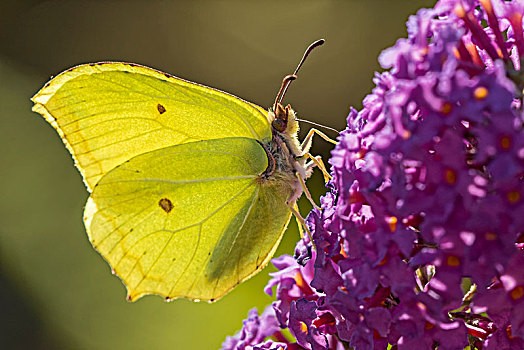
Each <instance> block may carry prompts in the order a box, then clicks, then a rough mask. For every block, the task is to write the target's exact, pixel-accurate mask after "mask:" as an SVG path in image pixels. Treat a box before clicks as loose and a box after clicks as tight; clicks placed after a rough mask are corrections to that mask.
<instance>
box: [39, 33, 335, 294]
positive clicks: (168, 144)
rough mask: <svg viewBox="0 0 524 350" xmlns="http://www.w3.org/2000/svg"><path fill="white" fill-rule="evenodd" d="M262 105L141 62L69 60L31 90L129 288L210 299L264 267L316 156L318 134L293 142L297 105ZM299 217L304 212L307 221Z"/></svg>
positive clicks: (90, 230) (90, 222)
mask: <svg viewBox="0 0 524 350" xmlns="http://www.w3.org/2000/svg"><path fill="white" fill-rule="evenodd" d="M322 43H323V40H319V41H317V42H315V43H313V44H312V45H311V46H310V47H309V48H308V50H307V51H306V54H305V55H304V58H303V59H302V61H301V62H300V64H299V66H298V67H297V70H296V71H295V74H294V75H291V76H288V77H286V78H285V79H284V82H283V84H282V88H281V90H280V92H279V94H278V96H277V99H276V101H275V104H274V107H273V109H272V110H270V111H269V112H268V111H265V110H264V109H263V108H261V107H258V106H256V105H254V104H252V103H249V102H246V101H243V100H241V99H239V98H237V97H235V96H232V95H229V94H227V93H224V92H222V91H218V90H215V89H212V88H209V87H206V86H202V85H198V84H195V83H192V82H189V81H185V80H182V79H180V78H176V77H173V76H171V75H169V74H166V73H162V72H160V71H157V70H154V69H151V68H147V67H144V66H140V65H137V64H129V63H117V62H101V63H92V64H86V65H80V66H77V67H74V68H71V69H69V70H67V71H65V72H63V73H61V74H60V75H58V76H57V77H55V78H54V79H52V80H51V81H49V82H48V83H47V84H46V85H45V86H44V87H43V88H42V89H41V90H40V91H39V92H38V93H37V94H36V95H35V96H34V97H33V99H32V100H33V102H34V103H35V105H34V106H33V110H34V111H35V112H38V113H40V114H41V115H42V116H43V117H44V118H45V119H46V120H47V122H49V123H50V124H51V125H52V126H53V127H54V128H55V129H56V130H57V132H58V133H59V135H60V137H61V138H62V140H63V142H64V143H65V145H66V147H67V149H68V150H69V151H70V152H71V154H72V155H73V158H74V160H75V165H76V167H77V168H78V169H79V171H80V173H81V174H82V176H83V179H84V182H85V185H86V186H87V189H88V190H89V192H91V195H90V197H89V199H88V201H87V204H86V206H85V211H84V222H85V226H86V229H87V234H88V236H89V240H90V241H91V243H92V245H93V247H94V248H95V249H96V250H97V251H98V252H100V254H101V255H102V256H103V257H104V259H105V260H107V262H108V263H109V264H110V266H111V267H112V269H113V272H114V273H115V274H116V275H118V276H119V277H120V279H121V280H122V281H123V282H124V284H125V285H126V287H127V293H128V300H131V301H134V300H137V299H138V298H140V297H141V296H143V295H146V294H159V295H161V296H164V297H165V298H166V299H174V298H179V297H184V298H189V299H192V300H206V301H215V300H217V299H218V298H221V297H222V296H224V295H225V294H226V293H228V292H229V291H230V290H231V289H233V288H234V287H235V286H236V285H238V284H239V283H241V282H243V281H245V280H246V279H248V278H250V277H251V276H253V275H254V274H256V273H257V272H259V271H260V270H261V269H262V268H264V266H266V265H267V263H268V262H269V260H270V259H271V257H272V256H273V254H274V252H275V250H276V248H277V246H278V244H279V242H280V240H281V238H282V235H283V233H284V231H285V229H286V227H287V225H288V223H289V220H290V218H291V215H292V213H295V214H296V215H298V216H297V217H299V218H300V216H299V214H298V212H297V211H296V200H297V199H298V198H299V197H300V196H301V194H302V192H303V191H304V190H305V192H306V194H307V195H308V197H309V198H310V195H309V193H308V192H307V188H306V187H305V184H304V180H305V179H307V178H308V177H309V176H310V175H311V171H312V168H313V166H314V165H318V166H319V167H320V168H321V169H322V170H323V172H324V173H325V174H326V175H325V176H328V175H327V172H326V171H325V168H324V166H323V164H322V162H321V160H320V158H319V157H313V156H311V155H310V154H309V152H308V151H309V148H310V146H311V139H312V136H313V133H314V132H317V133H318V134H320V135H322V136H323V137H324V138H326V139H328V138H327V136H325V135H324V134H322V133H320V132H319V131H317V130H314V129H312V130H311V131H310V133H309V134H308V136H307V137H306V139H305V141H304V142H303V143H302V144H300V143H299V141H298V139H297V132H298V122H297V119H296V117H295V113H294V112H293V110H292V109H291V108H290V107H289V105H288V106H287V107H283V106H282V105H281V104H280V102H281V99H282V97H283V95H284V94H285V91H286V89H287V87H288V85H289V83H290V82H291V81H292V80H293V79H295V78H296V73H297V72H298V69H299V68H300V66H301V64H302V63H303V60H304V59H305V57H307V55H308V54H309V52H310V51H311V50H312V49H313V48H314V47H316V46H318V45H320V44H322ZM301 220H303V219H301Z"/></svg>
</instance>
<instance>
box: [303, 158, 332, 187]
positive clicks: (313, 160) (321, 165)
mask: <svg viewBox="0 0 524 350" xmlns="http://www.w3.org/2000/svg"><path fill="white" fill-rule="evenodd" d="M304 157H307V158H309V159H311V162H310V163H307V164H306V169H310V168H312V167H314V166H315V165H316V166H317V167H318V168H319V169H320V171H322V175H324V182H325V183H328V181H329V180H331V175H330V174H329V173H328V171H327V169H326V166H325V165H324V162H323V161H322V157H321V156H316V157H315V156H313V155H311V153H306V154H304ZM306 171H308V170H306Z"/></svg>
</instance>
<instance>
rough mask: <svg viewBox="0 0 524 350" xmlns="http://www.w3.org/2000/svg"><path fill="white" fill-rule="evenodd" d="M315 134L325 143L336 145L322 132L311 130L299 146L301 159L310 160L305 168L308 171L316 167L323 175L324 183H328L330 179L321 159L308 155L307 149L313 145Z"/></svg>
mask: <svg viewBox="0 0 524 350" xmlns="http://www.w3.org/2000/svg"><path fill="white" fill-rule="evenodd" d="M315 134H317V135H318V136H320V137H322V138H323V139H324V140H326V141H327V142H331V143H333V144H335V145H336V144H337V142H336V141H335V140H333V139H331V138H329V137H328V136H327V135H326V134H324V133H323V132H322V131H320V130H318V129H315V128H312V129H310V130H309V132H308V133H307V136H306V137H305V138H304V141H303V142H302V144H301V145H300V149H301V151H302V155H301V156H302V157H307V158H309V159H311V161H312V163H309V164H307V166H306V168H307V169H310V168H312V167H313V166H315V165H316V166H317V167H318V168H319V169H320V171H322V174H323V175H324V182H326V183H327V182H328V181H329V180H330V179H331V175H329V173H328V171H327V169H326V166H325V165H324V162H322V158H321V157H320V156H317V157H315V156H313V155H312V154H311V153H309V149H310V148H311V145H312V143H313V135H315Z"/></svg>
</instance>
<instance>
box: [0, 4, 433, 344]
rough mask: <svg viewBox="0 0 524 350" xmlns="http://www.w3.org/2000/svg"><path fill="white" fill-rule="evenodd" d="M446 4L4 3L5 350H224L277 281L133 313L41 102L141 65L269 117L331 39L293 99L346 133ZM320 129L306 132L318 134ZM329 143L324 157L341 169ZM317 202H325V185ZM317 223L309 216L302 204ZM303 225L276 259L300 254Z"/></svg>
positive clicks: (0, 24) (1, 339) (0, 41)
mask: <svg viewBox="0 0 524 350" xmlns="http://www.w3.org/2000/svg"><path fill="white" fill-rule="evenodd" d="M434 3H435V1H433V0H431V1H430V0H427V1H413V0H404V1H401V0H396V1H392V0H383V1H363V0H354V1H257V2H255V1H252V2H250V1H235V2H233V1H231V2H219V1H179V2H175V1H146V0H144V1H86V0H82V1H36V0H23V1H21V0H1V2H0V132H1V134H0V150H1V151H0V164H1V165H0V180H1V181H0V348H2V349H124V348H125V349H217V348H219V347H220V344H221V342H222V341H223V340H224V338H225V336H226V335H232V334H234V333H235V332H236V331H237V330H238V329H239V328H240V327H241V326H242V319H244V318H245V317H246V315H247V311H248V310H249V309H250V308H252V307H255V306H256V307H258V309H259V310H260V311H261V310H262V309H263V308H264V307H265V306H266V305H268V304H270V303H271V301H272V299H271V298H270V297H269V296H267V295H265V294H264V293H263V290H262V289H263V286H264V285H265V284H266V282H267V281H268V278H269V277H268V275H267V273H268V272H270V271H271V269H270V268H266V269H265V270H264V271H263V272H262V273H260V274H259V275H258V276H256V277H255V278H253V279H251V280H249V281H248V282H246V283H244V284H242V285H241V286H239V287H238V288H237V289H235V290H234V291H233V292H232V293H230V294H229V295H227V296H226V297H225V298H223V299H222V300H220V301H219V302H217V303H215V304H207V303H192V302H189V301H186V300H176V301H174V302H171V303H166V302H164V301H163V299H161V298H159V297H154V296H148V297H145V298H143V299H141V300H139V301H138V302H136V303H129V302H127V301H126V300H125V289H124V286H123V285H122V284H121V283H120V280H119V279H118V278H116V277H114V276H112V275H111V273H110V269H109V267H108V266H107V265H106V263H105V262H104V261H103V260H102V258H101V257H100V256H99V255H98V254H97V253H96V252H95V251H94V250H93V249H92V248H91V246H90V244H89V242H88V240H87V237H86V235H85V231H84V227H83V222H82V210H83V206H84V203H85V200H86V198H87V192H86V190H85V188H84V186H83V183H82V180H81V178H80V175H79V174H78V173H77V171H76V169H75V168H74V167H73V162H72V160H71V158H70V156H69V153H68V152H67V151H66V149H65V147H64V146H63V145H62V142H61V141H60V139H59V137H58V135H57V134H56V133H55V131H54V130H53V129H52V127H51V126H50V125H48V124H47V123H46V122H45V121H44V120H43V119H42V118H40V117H39V116H38V115H36V114H34V113H32V112H31V102H30V100H29V99H30V97H31V96H32V95H33V94H34V93H35V92H37V91H38V89H40V87H41V86H42V85H43V84H44V83H45V82H46V81H47V80H49V78H50V77H51V76H52V75H56V74H58V73H59V72H61V71H62V70H65V69H67V68H69V67H71V66H74V65H77V64H81V63H86V62H93V61H100V60H119V61H128V62H136V63H141V64H144V65H147V66H151V67H155V68H157V69H160V70H163V71H165V72H169V73H171V74H174V75H176V76H179V77H182V78H185V79H188V80H191V81H196V82H199V83H202V84H205V85H210V86H213V87H216V88H219V89H221V90H225V91H228V92H230V93H232V94H235V95H237V96H239V97H242V98H244V99H247V100H249V101H252V102H255V103H257V104H259V105H261V106H266V107H267V106H270V105H271V104H272V102H273V100H274V97H275V94H276V92H277V90H278V88H279V87H280V83H281V80H282V77H283V76H284V75H286V74H290V73H292V72H293V70H294V68H295V66H296V64H297V63H298V60H299V59H300V57H301V55H302V53H303V51H304V49H305V48H306V47H307V46H308V45H309V44H310V43H311V42H312V41H314V40H316V39H318V38H325V39H326V44H325V45H324V46H323V47H321V48H319V49H317V50H316V51H315V52H313V54H312V55H311V56H310V58H309V60H308V61H307V63H306V64H305V66H304V67H303V69H302V71H301V72H300V74H299V79H298V80H297V81H295V82H294V83H293V85H292V86H291V88H290V89H289V91H288V94H287V96H286V98H285V102H286V103H291V104H292V105H293V107H294V109H295V110H296V111H298V113H299V116H300V117H302V118H305V119H309V120H312V121H315V122H319V123H323V124H326V125H329V126H332V127H334V128H336V129H339V130H340V129H343V128H344V126H345V122H346V116H347V114H348V109H349V106H351V105H353V106H355V107H357V108H360V106H361V100H362V98H363V97H364V96H365V95H366V94H368V93H369V92H370V90H371V88H372V81H371V79H372V77H373V72H374V71H375V70H377V69H379V67H378V64H377V56H378V54H379V52H380V51H381V50H382V49H384V48H386V47H388V46H391V45H393V44H394V42H395V41H396V39H397V38H399V37H405V36H406V30H405V21H406V19H407V17H408V16H409V15H410V14H413V13H415V12H416V10H417V9H418V8H420V7H424V6H425V7H429V6H432V5H434ZM305 128H306V129H307V126H305ZM329 150H330V146H329V145H328V144H327V143H325V142H324V141H322V140H321V139H320V138H319V139H316V140H315V144H314V148H313V151H314V153H317V154H323V156H324V158H325V159H326V158H327V157H328V156H329ZM308 183H309V188H310V189H311V191H312V192H313V194H314V197H315V198H317V199H318V197H319V196H320V195H321V194H322V193H323V191H324V189H323V184H322V178H321V176H319V174H316V175H315V176H314V177H313V178H312V179H311V180H310V181H309V182H308ZM300 204H301V210H302V212H303V213H304V215H305V214H306V213H307V211H308V210H309V206H308V203H307V202H305V201H303V202H301V203H300ZM297 239H298V234H297V230H296V225H294V224H293V223H292V224H291V225H290V229H289V230H288V232H287V233H286V236H285V239H284V242H283V244H282V245H281V246H280V248H279V250H278V252H277V256H279V255H281V254H286V253H288V254H292V252H293V247H294V244H295V242H296V240H297Z"/></svg>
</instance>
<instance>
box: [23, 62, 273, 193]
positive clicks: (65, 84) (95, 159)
mask: <svg viewBox="0 0 524 350" xmlns="http://www.w3.org/2000/svg"><path fill="white" fill-rule="evenodd" d="M33 102H35V105H34V106H33V110H34V111H36V112H38V113H40V114H42V115H43V116H44V117H45V119H46V120H47V121H48V122H49V123H50V124H52V125H53V127H54V128H55V129H56V130H57V131H58V133H59V134H60V136H61V137H62V140H63V141H64V143H65V144H66V147H67V148H68V149H69V151H70V152H71V154H72V155H73V158H74V159H75V164H76V166H77V168H78V169H79V170H80V172H81V174H82V176H83V178H84V182H85V183H86V186H87V187H88V189H89V190H91V189H92V188H93V187H94V185H95V184H96V183H97V182H98V181H99V180H100V178H102V176H104V174H106V173H107V172H108V171H109V170H111V169H113V168H114V167H116V166H117V165H119V164H121V163H123V162H124V161H126V160H128V159H130V158H132V157H134V156H137V155H139V154H142V153H144V152H149V151H153V150H155V149H160V148H164V147H167V146H171V145H176V144H182V143H186V142H193V141H200V140H209V139H216V138H223V137H234V136H236V137H248V138H254V139H257V140H264V139H269V138H270V137H271V129H270V126H269V123H268V121H267V118H266V115H265V113H264V112H263V110H261V109H260V107H258V106H254V105H252V104H250V103H248V102H246V101H243V100H241V99H239V98H237V97H235V96H232V95H229V94H227V93H224V92H221V91H218V90H215V89H212V88H209V87H205V86H202V85H198V84H195V83H191V82H188V81H185V80H182V79H179V78H176V77H173V76H171V75H169V74H165V73H162V72H159V71H157V70H154V69H151V68H147V67H144V66H140V65H136V64H127V63H118V62H102V63H95V64H86V65H81V66H77V67H74V68H72V69H70V70H67V71H65V72H63V73H61V74H60V75H58V76H57V77H55V78H54V79H52V80H51V81H50V82H48V83H47V84H46V85H45V86H44V87H43V88H42V89H41V90H40V91H39V92H38V93H37V94H36V95H35V96H34V97H33Z"/></svg>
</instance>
